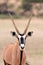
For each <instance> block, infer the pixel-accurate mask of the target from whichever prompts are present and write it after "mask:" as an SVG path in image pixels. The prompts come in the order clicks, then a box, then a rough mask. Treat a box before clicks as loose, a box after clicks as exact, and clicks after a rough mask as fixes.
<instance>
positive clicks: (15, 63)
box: [3, 43, 26, 65]
mask: <svg viewBox="0 0 43 65" xmlns="http://www.w3.org/2000/svg"><path fill="white" fill-rule="evenodd" d="M3 59H4V60H5V61H6V63H8V64H11V65H19V64H20V48H19V44H18V43H15V44H10V45H8V46H7V47H6V48H5V50H4V52H3ZM25 64H26V55H25V52H24V51H23V58H22V65H25Z"/></svg>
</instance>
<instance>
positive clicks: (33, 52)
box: [0, 0, 43, 65]
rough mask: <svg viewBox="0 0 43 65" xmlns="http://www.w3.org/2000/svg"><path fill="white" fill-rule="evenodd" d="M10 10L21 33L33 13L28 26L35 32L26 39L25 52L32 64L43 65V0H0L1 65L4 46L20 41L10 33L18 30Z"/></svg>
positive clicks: (1, 63) (1, 64)
mask: <svg viewBox="0 0 43 65" xmlns="http://www.w3.org/2000/svg"><path fill="white" fill-rule="evenodd" d="M8 12H9V13H10V14H12V16H13V17H14V22H15V24H16V26H17V28H18V29H19V31H20V33H23V32H24V30H25V28H26V26H27V24H28V21H29V17H30V16H31V15H33V16H32V19H31V22H30V25H29V28H28V31H33V34H32V36H31V37H28V38H27V40H26V45H25V52H26V56H27V62H28V63H29V64H30V65H43V0H0V65H4V63H3V50H4V48H5V47H6V46H7V45H9V44H14V43H15V42H16V41H18V40H17V39H16V37H13V36H12V34H11V33H10V32H11V31H15V32H16V30H15V28H14V26H13V23H12V20H11V19H10V16H9V15H8ZM28 31H27V33H28Z"/></svg>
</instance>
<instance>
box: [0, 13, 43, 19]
mask: <svg viewBox="0 0 43 65" xmlns="http://www.w3.org/2000/svg"><path fill="white" fill-rule="evenodd" d="M12 16H13V17H14V18H15V19H19V18H28V17H29V15H27V16H26V15H12ZM33 17H34V16H33ZM37 17H38V18H43V15H38V16H37ZM0 19H10V16H9V15H7V14H0Z"/></svg>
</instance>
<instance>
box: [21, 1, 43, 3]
mask: <svg viewBox="0 0 43 65" xmlns="http://www.w3.org/2000/svg"><path fill="white" fill-rule="evenodd" d="M22 1H23V2H28V3H29V2H43V0H22Z"/></svg>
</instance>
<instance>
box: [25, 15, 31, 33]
mask: <svg viewBox="0 0 43 65" xmlns="http://www.w3.org/2000/svg"><path fill="white" fill-rule="evenodd" d="M31 18H32V15H31V16H30V19H29V21H28V24H27V26H26V29H25V31H24V34H26V32H27V30H28V27H29V24H30V22H31Z"/></svg>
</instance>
